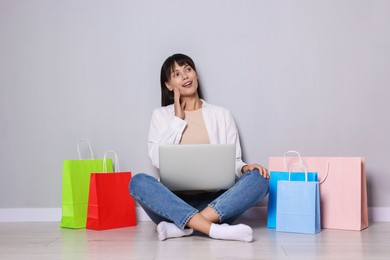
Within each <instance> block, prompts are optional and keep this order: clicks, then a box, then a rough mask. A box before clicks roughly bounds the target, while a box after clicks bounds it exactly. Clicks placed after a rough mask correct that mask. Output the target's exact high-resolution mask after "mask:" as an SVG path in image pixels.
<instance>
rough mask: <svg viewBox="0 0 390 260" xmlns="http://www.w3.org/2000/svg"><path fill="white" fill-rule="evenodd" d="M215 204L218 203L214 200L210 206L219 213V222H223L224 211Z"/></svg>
mask: <svg viewBox="0 0 390 260" xmlns="http://www.w3.org/2000/svg"><path fill="white" fill-rule="evenodd" d="M215 204H217V202H215V201H214V202H212V203H210V204H209V205H208V206H209V207H210V208H212V209H213V210H214V211H215V213H217V215H218V218H219V222H220V223H221V222H222V219H223V214H222V212H221V211H220V210H219V209H218V208H217V207H216V206H215Z"/></svg>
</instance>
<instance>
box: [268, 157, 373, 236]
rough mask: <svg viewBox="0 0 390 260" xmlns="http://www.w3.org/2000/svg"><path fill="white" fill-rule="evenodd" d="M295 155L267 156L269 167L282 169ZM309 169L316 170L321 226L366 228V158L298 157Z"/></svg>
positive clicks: (294, 158)
mask: <svg viewBox="0 0 390 260" xmlns="http://www.w3.org/2000/svg"><path fill="white" fill-rule="evenodd" d="M297 159H298V158H297V157H286V160H284V157H270V158H269V160H268V169H269V170H270V171H283V170H284V168H285V162H284V161H286V164H287V165H290V164H291V163H293V162H296V161H297ZM301 160H302V162H303V164H305V165H306V167H307V170H308V171H313V172H317V173H318V180H319V182H320V198H321V227H322V228H331V229H345V230H362V229H365V228H367V227H368V208H367V185H366V172H365V161H364V158H362V157H301Z"/></svg>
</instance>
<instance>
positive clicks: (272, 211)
mask: <svg viewBox="0 0 390 260" xmlns="http://www.w3.org/2000/svg"><path fill="white" fill-rule="evenodd" d="M290 153H293V154H296V155H297V156H298V157H297V159H296V161H297V162H302V159H301V155H300V154H299V153H298V152H296V151H288V152H286V153H285V154H284V157H283V158H284V159H283V169H280V171H273V170H272V168H269V170H270V182H269V192H268V210H267V215H268V217H267V227H268V228H275V227H276V200H277V189H278V186H277V184H278V181H280V180H288V179H289V172H288V167H289V166H288V165H290V164H291V162H292V161H293V160H290V159H289V158H288V157H287V155H288V154H290ZM307 178H308V181H317V180H318V177H317V173H316V172H308V176H307ZM290 180H291V181H304V180H305V174H304V172H291V174H290Z"/></svg>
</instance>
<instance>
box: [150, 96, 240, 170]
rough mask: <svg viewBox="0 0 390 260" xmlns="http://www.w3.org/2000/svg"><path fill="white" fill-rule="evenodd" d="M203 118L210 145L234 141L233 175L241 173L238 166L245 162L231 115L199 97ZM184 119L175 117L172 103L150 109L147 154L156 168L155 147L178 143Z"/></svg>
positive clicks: (232, 142) (157, 163)
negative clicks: (150, 118)
mask: <svg viewBox="0 0 390 260" xmlns="http://www.w3.org/2000/svg"><path fill="white" fill-rule="evenodd" d="M202 103H203V105H202V111H203V118H204V121H205V124H206V128H207V132H208V135H209V138H210V143H211V144H236V175H237V177H240V176H241V175H242V173H241V168H242V167H243V166H244V165H246V163H244V162H243V161H242V159H241V146H240V139H239V136H238V130H237V127H236V123H235V122H234V119H233V117H232V116H231V114H230V112H229V111H228V110H227V109H224V108H222V107H219V106H215V105H211V104H208V103H206V102H205V101H204V100H202ZM186 125H187V122H186V121H184V120H182V119H180V118H178V117H176V116H175V111H174V106H173V105H169V106H166V107H160V108H156V109H155V110H154V111H153V115H152V120H151V122H150V128H149V143H148V147H149V156H150V158H151V160H152V164H153V165H154V166H155V167H157V168H159V157H158V146H159V145H160V144H179V143H180V140H181V137H182V134H183V132H184V129H185V127H186Z"/></svg>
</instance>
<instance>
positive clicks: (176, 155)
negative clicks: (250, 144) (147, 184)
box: [159, 144, 236, 191]
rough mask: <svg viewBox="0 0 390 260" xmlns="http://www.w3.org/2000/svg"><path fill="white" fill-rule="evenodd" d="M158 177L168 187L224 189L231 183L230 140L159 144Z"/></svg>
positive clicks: (232, 148)
mask: <svg viewBox="0 0 390 260" xmlns="http://www.w3.org/2000/svg"><path fill="white" fill-rule="evenodd" d="M159 156H160V181H161V183H163V184H164V185H165V186H166V187H167V188H168V189H170V190H172V191H180V190H182V191H185V190H224V189H229V188H230V187H232V186H233V185H234V183H235V176H236V175H235V165H236V146H235V145H234V144H185V145H160V147H159Z"/></svg>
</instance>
